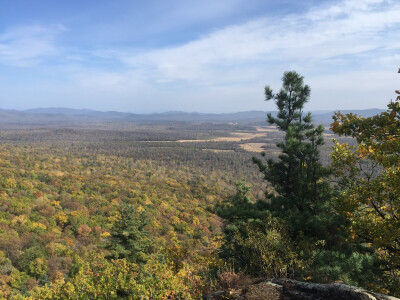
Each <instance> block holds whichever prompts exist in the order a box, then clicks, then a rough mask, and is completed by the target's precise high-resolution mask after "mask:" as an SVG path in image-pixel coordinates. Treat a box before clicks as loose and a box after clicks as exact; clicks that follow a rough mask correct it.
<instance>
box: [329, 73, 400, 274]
mask: <svg viewBox="0 0 400 300" xmlns="http://www.w3.org/2000/svg"><path fill="white" fill-rule="evenodd" d="M399 73H400V69H399ZM396 93H397V94H399V95H400V92H399V91H397V90H396ZM399 101H400V96H398V97H397V99H396V100H395V101H391V102H390V103H389V104H388V106H387V107H388V109H387V111H385V112H382V113H381V114H379V115H376V116H373V117H370V118H364V117H361V116H358V115H355V114H346V115H343V114H341V113H340V112H339V113H336V114H335V116H334V117H333V119H334V122H333V123H332V127H331V129H332V130H333V132H334V133H336V134H339V135H345V136H351V137H353V138H354V139H355V141H356V142H357V143H356V145H349V144H347V143H343V144H340V143H338V142H337V141H336V142H335V146H334V151H333V152H332V153H331V158H332V167H333V169H334V171H335V173H336V175H337V178H338V183H339V185H340V186H341V187H342V188H343V189H342V192H341V195H340V197H339V199H338V200H339V201H338V205H337V208H338V210H339V212H340V213H342V214H343V215H345V216H346V217H347V218H348V219H349V220H350V221H351V226H350V236H351V238H353V239H356V240H359V241H361V242H363V243H364V245H368V246H370V247H371V248H372V249H374V250H375V251H376V254H377V255H378V256H379V257H380V258H381V259H383V261H384V262H385V263H384V266H383V268H382V269H383V270H384V271H386V272H389V273H390V274H392V275H394V276H392V278H395V279H396V278H397V280H398V278H399V274H400V102H399Z"/></svg>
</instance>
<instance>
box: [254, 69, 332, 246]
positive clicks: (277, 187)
mask: <svg viewBox="0 0 400 300" xmlns="http://www.w3.org/2000/svg"><path fill="white" fill-rule="evenodd" d="M282 82H283V86H282V88H281V90H280V91H279V92H278V93H276V94H274V93H273V92H272V89H271V88H270V87H269V86H266V87H265V96H266V100H267V101H269V100H271V99H273V100H274V101H275V103H276V105H277V107H278V110H279V111H278V114H277V116H276V117H273V116H272V115H271V114H268V123H269V124H270V125H276V126H277V128H278V129H279V130H281V131H283V132H284V133H285V137H284V139H283V141H282V142H279V143H278V144H277V146H278V147H279V148H280V149H281V154H280V155H279V159H278V160H274V159H267V160H266V162H264V161H263V160H261V159H260V158H255V157H254V158H253V161H254V162H255V163H256V164H257V165H258V167H259V170H260V171H261V172H262V173H263V174H264V179H265V180H266V181H267V182H268V184H269V185H270V186H271V187H272V188H273V190H272V192H267V193H266V196H267V200H268V202H269V203H268V204H267V209H268V211H270V212H271V214H272V215H273V216H274V217H278V218H280V219H281V220H283V221H284V222H285V223H286V225H287V226H288V228H289V231H290V233H291V237H292V239H293V240H294V241H296V242H300V239H301V240H302V241H304V240H307V239H308V240H310V241H311V242H317V241H318V240H320V241H323V242H326V241H327V240H332V239H335V234H333V232H332V230H335V226H332V225H333V221H334V220H332V216H331V215H330V211H329V205H328V204H329V203H328V202H329V200H330V198H331V195H330V193H331V189H330V187H329V185H328V184H327V182H326V180H325V178H326V177H327V175H328V170H327V169H326V168H325V167H323V166H322V164H321V162H320V160H319V148H320V146H321V145H323V143H324V140H323V136H322V133H323V131H324V128H323V127H322V126H321V125H320V126H318V127H314V125H313V124H312V118H311V113H307V114H304V113H303V108H304V105H305V103H307V101H308V100H309V97H310V93H311V90H310V87H309V86H308V85H305V84H304V80H303V76H300V75H299V74H298V73H296V72H294V71H290V72H285V73H284V75H283V77H282ZM262 155H263V156H265V153H262Z"/></svg>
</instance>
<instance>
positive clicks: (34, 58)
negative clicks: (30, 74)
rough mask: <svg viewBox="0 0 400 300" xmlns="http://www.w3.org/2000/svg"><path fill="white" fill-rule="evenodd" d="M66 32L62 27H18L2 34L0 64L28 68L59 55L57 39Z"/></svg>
mask: <svg viewBox="0 0 400 300" xmlns="http://www.w3.org/2000/svg"><path fill="white" fill-rule="evenodd" d="M64 30H66V28H65V27H63V26H61V25H56V26H52V27H44V26H40V25H33V26H23V27H16V28H12V29H10V30H8V31H6V32H5V33H3V34H0V63H2V64H6V65H12V66H18V67H27V66H32V65H34V64H37V63H39V62H40V61H42V60H43V59H46V58H48V57H49V56H55V55H56V54H58V49H57V47H56V44H55V38H56V37H57V35H58V34H59V33H61V32H62V31H64Z"/></svg>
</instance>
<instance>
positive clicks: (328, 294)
mask: <svg viewBox="0 0 400 300" xmlns="http://www.w3.org/2000/svg"><path fill="white" fill-rule="evenodd" d="M203 299H204V300H222V299H232V300H244V299H246V300H331V299H336V300H400V299H399V298H395V297H391V296H386V295H382V294H377V293H373V292H368V291H366V290H364V289H361V288H358V287H354V286H349V285H345V284H337V283H335V284H319V283H308V282H300V281H295V280H290V279H271V280H269V281H263V282H260V283H257V284H253V285H250V286H248V287H246V288H244V289H242V290H238V291H231V292H227V291H221V292H216V293H214V294H212V295H205V296H203Z"/></svg>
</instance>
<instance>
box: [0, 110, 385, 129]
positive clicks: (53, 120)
mask: <svg viewBox="0 0 400 300" xmlns="http://www.w3.org/2000/svg"><path fill="white" fill-rule="evenodd" d="M382 111H384V110H382V109H366V110H352V111H350V110H343V111H342V112H343V113H350V112H352V113H355V114H358V115H362V116H364V117H370V116H373V115H376V114H379V113H380V112H382ZM267 113H268V112H266V111H246V112H236V113H223V114H212V113H196V112H181V111H170V112H165V113H155V114H133V113H125V112H117V111H107V112H102V111H96V110H90V109H72V108H35V109H28V110H23V111H19V110H4V109H0V123H1V124H13V125H46V124H59V125H62V124H71V123H88V122H89V123H93V122H133V123H134V122H145V123H148V122H213V123H219V122H221V123H226V122H234V123H257V124H265V121H266V119H267ZM270 113H272V114H273V115H276V112H274V111H273V112H270ZM332 115H333V112H332V111H331V112H328V111H315V112H313V119H314V123H315V124H323V125H328V124H330V123H332Z"/></svg>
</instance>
